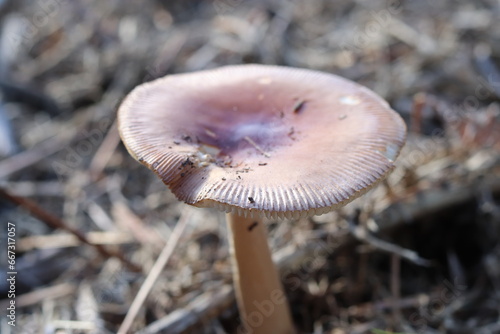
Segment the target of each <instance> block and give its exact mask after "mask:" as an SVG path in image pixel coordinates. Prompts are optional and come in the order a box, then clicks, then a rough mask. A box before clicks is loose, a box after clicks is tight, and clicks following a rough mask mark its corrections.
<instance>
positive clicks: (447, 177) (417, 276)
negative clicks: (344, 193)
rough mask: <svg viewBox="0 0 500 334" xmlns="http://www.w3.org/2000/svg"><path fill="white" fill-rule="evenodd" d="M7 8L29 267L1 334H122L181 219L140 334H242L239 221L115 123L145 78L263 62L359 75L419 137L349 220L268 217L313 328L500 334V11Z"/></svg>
mask: <svg viewBox="0 0 500 334" xmlns="http://www.w3.org/2000/svg"><path fill="white" fill-rule="evenodd" d="M0 6H2V7H1V8H2V9H1V10H0V14H1V15H2V18H3V20H2V30H1V43H2V44H1V45H2V47H1V48H0V89H1V90H2V92H3V99H2V104H1V105H0V108H1V110H0V127H2V130H0V137H1V140H0V154H2V156H3V159H2V160H0V182H1V185H2V187H3V188H4V189H6V190H7V191H8V193H9V194H10V195H7V196H3V199H2V202H1V203H0V217H1V221H2V226H3V225H6V224H7V222H12V223H15V224H16V228H17V271H18V275H17V285H16V293H17V299H16V300H17V309H16V315H17V318H16V320H17V324H16V328H15V331H14V329H13V328H12V327H10V326H8V325H7V324H6V322H7V319H6V318H5V316H2V318H1V319H0V323H1V327H0V328H1V332H2V333H6V334H7V333H39V332H44V333H58V334H60V333H115V332H116V331H117V330H118V328H119V326H120V324H121V323H122V322H123V320H124V317H125V315H126V313H127V312H128V310H129V308H130V305H131V304H132V301H133V299H134V297H135V296H136V294H137V293H138V291H139V289H140V288H141V286H143V284H144V282H145V279H146V277H147V275H148V273H149V272H150V270H151V268H152V267H153V266H154V263H155V261H156V259H157V257H158V256H159V254H160V253H161V252H162V249H164V247H165V246H166V245H168V241H169V238H170V237H171V235H172V231H173V230H174V228H175V226H176V223H177V222H178V220H179V217H180V216H181V214H183V215H189V219H188V221H187V226H186V230H185V231H184V233H183V234H182V235H181V236H180V240H179V241H178V242H177V243H176V247H175V250H174V252H173V253H172V254H171V256H170V258H169V260H168V263H167V265H166V266H165V268H164V269H163V270H162V271H161V273H160V275H159V278H158V279H157V280H156V282H155V283H154V284H152V285H151V291H150V293H149V294H148V297H147V298H146V299H145V301H144V302H143V303H141V305H140V306H141V307H140V308H139V309H138V311H139V312H138V314H137V316H136V317H135V320H134V321H133V323H132V328H133V330H132V332H137V331H139V330H142V331H141V333H154V332H160V330H163V332H164V333H180V332H188V333H217V334H219V333H225V332H227V333H235V332H236V330H237V328H238V326H239V318H238V315H237V312H236V307H235V305H234V297H233V294H232V290H231V285H230V283H231V269H230V266H229V263H228V249H227V241H226V232H225V225H224V224H223V223H222V220H223V216H222V215H221V214H220V213H218V212H215V211H210V210H198V209H194V208H189V207H187V206H185V205H184V204H180V203H178V202H177V201H176V199H175V198H174V197H173V195H172V194H171V193H169V192H168V190H167V189H166V188H165V186H164V185H163V184H162V183H161V182H160V181H159V180H157V179H156V177H155V176H154V174H153V173H151V172H149V171H148V170H146V169H145V168H144V167H142V166H141V165H140V164H138V163H137V162H135V161H134V160H133V159H132V158H131V157H130V156H129V155H128V154H127V152H126V150H125V149H124V147H123V146H122V145H121V144H120V143H119V137H118V134H117V131H116V128H115V124H114V120H115V110H116V107H117V105H118V104H119V101H120V100H121V99H122V98H123V97H124V96H125V94H126V93H127V92H128V91H129V90H130V89H132V88H133V87H134V86H135V85H137V84H139V83H141V82H144V81H148V80H151V79H153V78H156V77H160V76H163V75H165V74H169V73H180V72H185V71H194V70H200V69H206V68H212V67H216V66H221V65H226V64H240V63H250V62H255V63H264V64H279V65H287V66H296V67H305V68H311V69H318V70H322V71H326V72H332V73H337V74H340V75H342V76H345V77H347V78H349V79H352V80H355V81H357V82H359V83H362V84H364V85H366V86H368V87H370V88H372V89H373V90H375V91H377V92H378V93H379V94H381V95H382V96H384V97H385V98H386V99H387V100H388V101H389V102H390V103H391V105H392V106H393V107H394V108H395V109H396V110H397V111H398V112H399V113H401V115H402V116H403V117H404V118H405V120H406V121H407V122H408V124H409V128H410V129H411V133H410V135H409V138H408V144H407V146H406V147H405V149H404V151H403V153H402V155H401V157H400V159H399V167H398V168H397V169H396V170H395V172H394V173H393V174H392V175H391V176H390V177H389V178H388V180H387V182H386V183H385V184H383V185H381V186H379V187H378V188H376V189H374V190H373V191H371V192H370V193H369V194H368V195H366V196H365V197H363V198H361V199H359V200H357V201H355V202H353V203H352V204H350V205H349V206H347V207H346V208H345V209H343V210H341V211H340V212H335V213H330V214H327V215H323V216H319V217H313V218H311V219H304V220H299V221H292V222H275V221H270V222H269V229H270V236H271V241H270V242H271V245H272V248H273V249H274V250H275V251H276V253H275V254H276V260H277V261H278V262H279V264H280V268H281V271H282V277H283V282H284V285H285V288H286V289H287V293H288V297H289V299H290V302H291V305H292V311H293V316H294V320H295V323H296V325H297V327H298V328H299V329H300V330H301V332H303V333H335V334H340V333H371V332H372V330H375V329H381V330H387V331H392V332H404V333H457V334H458V333H471V332H474V333H500V311H499V310H500V271H499V269H498V268H500V206H499V205H500V204H499V199H500V177H499V176H500V154H499V151H500V144H499V143H500V116H499V113H500V112H499V105H498V100H499V98H500V72H499V70H498V69H499V68H500V43H499V38H500V36H499V35H498V31H500V19H499V16H500V5H499V3H498V2H497V1H493V0H483V1H476V2H473V3H472V2H470V3H467V2H463V1H451V0H443V1H435V2H431V1H392V2H391V1H389V2H386V1H379V0H376V1H370V2H360V1H355V2H353V1H335V2H328V1H320V0H314V1H307V2H305V1H302V2H299V1H279V0H274V1H272V0H268V1H266V0H261V1H257V2H256V3H255V4H253V5H252V6H250V5H249V4H247V3H246V2H243V1H241V0H215V1H205V2H202V1H149V2H145V1H134V0H120V1H118V0H114V1H96V0H92V1H80V0H78V1H58V0H53V1H42V0H34V1H25V0H23V1H21V0H12V1H0ZM9 196H10V197H9ZM12 196H17V197H15V198H17V199H18V201H17V202H16V201H15V200H12V199H13V198H14V197H12ZM9 198H10V200H8V199H9ZM27 200H29V201H31V202H34V203H36V207H37V208H38V209H37V210H38V211H37V210H35V211H33V210H32V208H31V209H30V211H28V210H26V208H22V206H24V207H26V205H25V204H26V203H31V202H27ZM14 203H17V205H14ZM19 205H20V206H19ZM37 212H38V214H37ZM47 215H48V216H49V218H47ZM50 217H52V223H51V219H50ZM54 219H56V221H58V222H59V223H62V224H63V225H64V229H61V228H60V227H61V226H56V225H54ZM55 227H59V228H55ZM72 231H73V232H74V231H78V233H77V234H78V235H79V237H74V236H71V235H70V233H71V232H72ZM0 233H1V236H2V245H4V244H5V243H4V241H5V240H6V237H7V236H6V234H7V231H6V229H5V228H2V230H1V232H0ZM81 241H85V242H87V243H89V244H90V245H89V244H83V243H82V242H81ZM95 245H99V246H98V247H96V246H95ZM99 247H101V248H102V249H101V250H100V251H99ZM170 247H171V246H170ZM103 252H104V253H105V254H106V255H105V256H103V255H102V254H103ZM0 254H1V259H2V260H0V263H1V266H2V270H1V273H0V278H1V279H0V288H1V290H2V297H6V296H5V292H6V291H7V286H6V285H5V279H4V278H3V277H4V275H5V273H6V272H7V267H6V263H5V259H6V247H4V246H2V247H1V249H0ZM135 267H137V268H135ZM6 302H7V300H6V299H4V300H2V301H0V304H1V309H2V310H5V305H6V304H5V303H6ZM2 314H3V312H2Z"/></svg>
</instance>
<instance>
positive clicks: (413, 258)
mask: <svg viewBox="0 0 500 334" xmlns="http://www.w3.org/2000/svg"><path fill="white" fill-rule="evenodd" d="M349 231H351V233H352V235H353V236H354V237H355V238H356V239H358V240H359V241H364V242H366V243H368V244H370V245H371V246H373V247H375V248H377V249H380V250H383V251H385V252H388V253H391V254H397V255H399V256H401V257H402V258H404V259H406V260H408V261H410V262H413V263H415V264H416V265H419V266H423V267H430V266H431V265H432V261H429V260H427V259H424V258H421V257H420V256H419V255H418V254H417V253H415V252H414V251H412V250H409V249H405V248H403V247H400V246H398V245H395V244H391V243H389V242H387V241H384V240H380V239H378V238H376V237H374V236H373V235H371V234H369V233H368V230H367V229H366V228H364V227H362V226H356V225H355V224H354V223H353V222H349Z"/></svg>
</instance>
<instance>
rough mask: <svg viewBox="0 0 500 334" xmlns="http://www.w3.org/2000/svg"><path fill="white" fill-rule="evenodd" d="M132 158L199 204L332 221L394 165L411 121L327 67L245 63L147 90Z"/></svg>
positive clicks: (126, 118) (132, 131)
mask: <svg viewBox="0 0 500 334" xmlns="http://www.w3.org/2000/svg"><path fill="white" fill-rule="evenodd" d="M118 122H119V131H120V135H121V138H122V140H123V142H124V143H125V146H126V147H127V149H128V151H129V152H130V154H131V155H132V156H133V157H134V158H135V159H137V160H138V161H139V162H141V163H142V164H144V165H146V166H147V167H148V168H150V169H151V170H153V171H154V172H155V173H156V174H157V175H158V177H160V179H161V180H162V181H163V182H164V183H165V184H166V185H167V186H168V187H169V188H170V190H171V191H172V192H173V193H174V194H175V195H176V196H177V198H178V199H179V200H182V201H184V202H186V203H188V204H191V205H195V206H198V207H216V208H219V209H222V210H224V211H226V212H232V213H235V214H238V215H243V216H248V215H250V216H261V215H265V216H267V217H272V218H297V217H305V216H309V215H315V214H323V213H326V212H328V211H331V210H333V209H336V208H339V207H341V206H343V205H345V204H347V203H348V202H350V201H352V200H353V199H355V198H357V197H359V196H360V195H362V194H364V193H365V192H367V191H368V190H369V189H371V188H372V187H373V186H374V185H376V184H377V183H378V182H379V181H381V180H382V179H384V177H385V176H387V175H388V173H389V172H390V171H391V170H392V169H393V168H394V160H395V159H396V157H397V156H398V154H399V151H400V149H401V147H402V146H403V145H404V141H405V137H406V126H405V124H404V122H403V120H402V119H401V117H400V116H399V115H398V114H397V113H396V112H394V111H393V110H392V109H391V108H390V107H389V105H388V104H387V102H385V101H384V100H383V99H382V98H380V97H379V96H378V95H376V94H375V93H374V92H372V91H370V90H369V89H367V88H365V87H363V86H360V85H358V84H356V83H354V82H352V81H349V80H346V79H343V78H341V77H338V76H335V75H332V74H326V73H322V72H317V71H312V70H305V69H296V68H287V67H279V66H265V65H237V66H227V67H221V68H218V69H214V70H206V71H200V72H195V73H186V74H176V75H169V76H166V77H164V78H160V79H157V80H155V81H152V82H149V83H145V84H142V85H140V86H138V87H136V88H135V89H134V90H133V91H132V92H131V93H130V94H129V95H128V96H127V97H126V98H125V100H124V101H123V103H122V105H121V106H120V108H119V110H118Z"/></svg>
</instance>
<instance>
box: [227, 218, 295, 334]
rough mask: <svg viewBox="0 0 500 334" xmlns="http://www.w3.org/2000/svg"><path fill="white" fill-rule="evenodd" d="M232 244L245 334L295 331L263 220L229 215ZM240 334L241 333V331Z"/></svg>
mask: <svg viewBox="0 0 500 334" xmlns="http://www.w3.org/2000/svg"><path fill="white" fill-rule="evenodd" d="M226 219H227V226H228V230H229V231H230V232H229V246H230V252H231V259H232V264H233V281H234V289H235V293H236V300H237V302H238V308H239V311H240V316H241V318H242V319H241V320H242V326H243V328H242V330H243V331H241V332H242V333H247V334H269V333H273V334H293V333H295V329H294V327H293V323H292V319H291V316H290V309H289V307H288V302H287V300H286V296H285V293H284V291H283V286H282V284H281V281H280V278H279V275H278V272H277V270H276V267H275V265H274V263H273V260H272V258H271V252H270V250H269V245H268V243H267V233H266V227H265V225H264V224H263V222H262V219H256V218H246V217H242V216H238V215H235V214H227V217H226ZM238 333H239V332H238Z"/></svg>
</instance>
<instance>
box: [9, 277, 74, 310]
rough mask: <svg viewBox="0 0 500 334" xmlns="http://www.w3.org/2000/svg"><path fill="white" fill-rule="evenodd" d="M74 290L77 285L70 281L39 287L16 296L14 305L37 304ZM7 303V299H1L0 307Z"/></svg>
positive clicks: (68, 293)
mask: <svg viewBox="0 0 500 334" xmlns="http://www.w3.org/2000/svg"><path fill="white" fill-rule="evenodd" d="M76 290H77V286H76V285H74V284H70V283H62V284H59V285H54V286H51V287H48V288H40V289H37V290H35V291H32V292H28V293H25V294H23V295H20V296H17V297H16V307H25V306H30V305H35V304H38V303H40V302H41V301H44V300H48V299H56V298H61V297H64V296H67V295H70V294H72V293H75V292H76ZM8 303H9V300H8V299H5V300H2V301H1V302H0V307H1V308H2V309H4V307H7V306H8Z"/></svg>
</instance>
